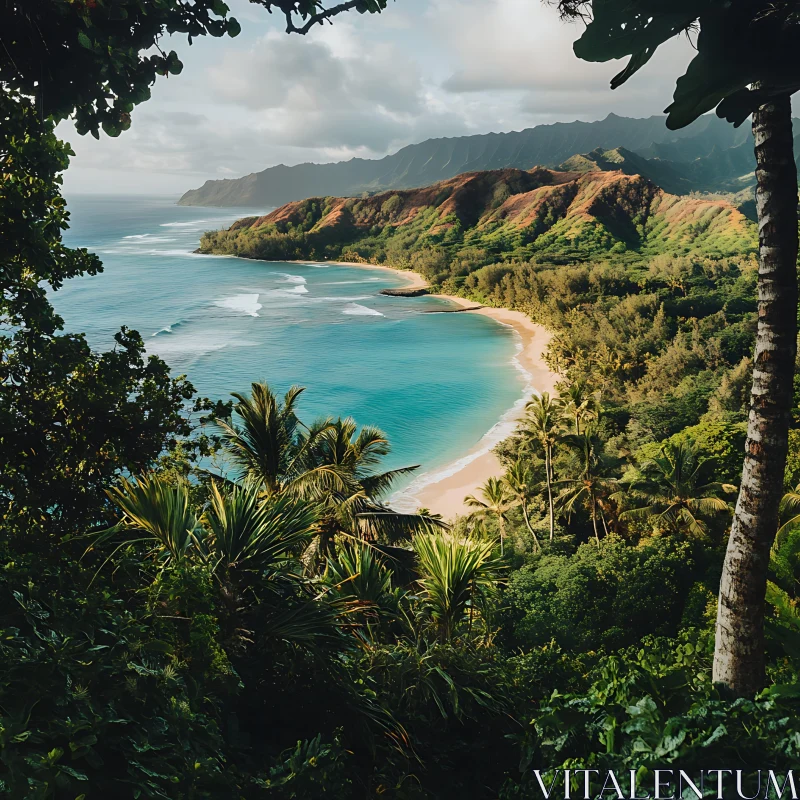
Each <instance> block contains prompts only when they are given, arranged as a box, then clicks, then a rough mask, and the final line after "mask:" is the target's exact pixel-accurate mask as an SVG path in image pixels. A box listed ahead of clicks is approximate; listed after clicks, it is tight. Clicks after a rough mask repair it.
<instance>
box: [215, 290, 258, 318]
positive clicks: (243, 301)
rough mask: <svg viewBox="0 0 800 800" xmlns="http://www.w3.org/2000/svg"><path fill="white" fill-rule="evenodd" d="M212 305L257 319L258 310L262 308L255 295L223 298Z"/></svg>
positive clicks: (237, 295)
mask: <svg viewBox="0 0 800 800" xmlns="http://www.w3.org/2000/svg"><path fill="white" fill-rule="evenodd" d="M214 305H215V306H218V307H219V308H227V309H228V310H229V311H236V312H238V313H240V314H247V315H248V316H250V317H257V316H258V310H259V309H260V308H261V307H262V306H261V303H259V302H258V295H257V294H236V295H234V296H233V297H223V298H222V299H220V300H215V301H214Z"/></svg>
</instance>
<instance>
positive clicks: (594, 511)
mask: <svg viewBox="0 0 800 800" xmlns="http://www.w3.org/2000/svg"><path fill="white" fill-rule="evenodd" d="M589 501H590V502H591V504H592V527H594V540H595V541H596V542H597V546H598V547H600V534H599V533H598V531H597V500H595V497H594V492H592V493H591V494H590V495H589Z"/></svg>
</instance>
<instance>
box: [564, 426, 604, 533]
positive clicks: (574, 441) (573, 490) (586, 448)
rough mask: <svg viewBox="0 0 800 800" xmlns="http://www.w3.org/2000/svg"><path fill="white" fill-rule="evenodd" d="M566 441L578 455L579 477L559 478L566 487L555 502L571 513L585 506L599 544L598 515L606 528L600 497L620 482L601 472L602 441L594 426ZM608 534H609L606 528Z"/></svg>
mask: <svg viewBox="0 0 800 800" xmlns="http://www.w3.org/2000/svg"><path fill="white" fill-rule="evenodd" d="M563 441H564V443H565V444H566V445H567V446H569V447H571V448H573V449H574V450H575V451H576V452H577V454H578V455H579V457H580V463H581V471H580V474H579V475H578V477H577V478H567V479H565V480H561V481H557V483H558V484H560V485H561V486H563V487H564V488H563V490H562V492H561V494H560V495H559V496H558V497H557V498H556V504H557V505H558V506H559V507H560V508H563V509H564V511H566V512H567V513H568V514H571V513H572V512H573V511H574V510H575V507H576V506H577V505H584V506H585V507H586V508H588V509H589V514H590V515H591V518H592V528H593V529H594V538H595V541H596V542H597V546H598V547H599V546H600V533H599V531H598V529H597V519H598V516H599V517H600V519H601V520H602V522H603V528H604V529H605V528H606V525H605V518H604V517H603V511H602V508H601V507H600V500H601V498H602V497H607V496H608V495H610V494H611V493H612V492H613V491H614V490H615V489H616V488H617V482H616V481H614V480H610V479H608V478H605V477H603V475H602V471H603V469H602V461H601V458H600V455H599V453H598V445H599V440H598V439H597V436H596V435H595V433H594V431H593V430H592V428H591V427H589V428H585V429H584V430H583V432H582V433H580V434H568V435H567V436H564V437H563ZM606 533H608V530H607V529H606Z"/></svg>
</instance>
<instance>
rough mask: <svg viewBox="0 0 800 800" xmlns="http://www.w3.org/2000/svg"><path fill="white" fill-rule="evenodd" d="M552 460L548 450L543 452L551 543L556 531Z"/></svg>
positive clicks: (550, 452) (551, 454)
mask: <svg viewBox="0 0 800 800" xmlns="http://www.w3.org/2000/svg"><path fill="white" fill-rule="evenodd" d="M552 460H553V453H552V451H551V450H550V449H549V448H548V449H547V450H545V459H544V473H545V477H546V478H547V507H548V511H549V515H550V541H551V542H552V541H553V539H554V538H555V535H556V534H555V530H556V520H555V510H554V509H553V477H552V475H551V474H550V464H551V462H552Z"/></svg>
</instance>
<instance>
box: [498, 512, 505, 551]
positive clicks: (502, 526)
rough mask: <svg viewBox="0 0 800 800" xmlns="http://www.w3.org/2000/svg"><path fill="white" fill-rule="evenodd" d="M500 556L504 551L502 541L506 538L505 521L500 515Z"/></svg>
mask: <svg viewBox="0 0 800 800" xmlns="http://www.w3.org/2000/svg"><path fill="white" fill-rule="evenodd" d="M499 519H500V557H501V558H502V557H503V555H505V552H504V549H503V547H504V542H505V539H506V521H505V520H504V519H503V517H502V515H501V516H500V518H499Z"/></svg>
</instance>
